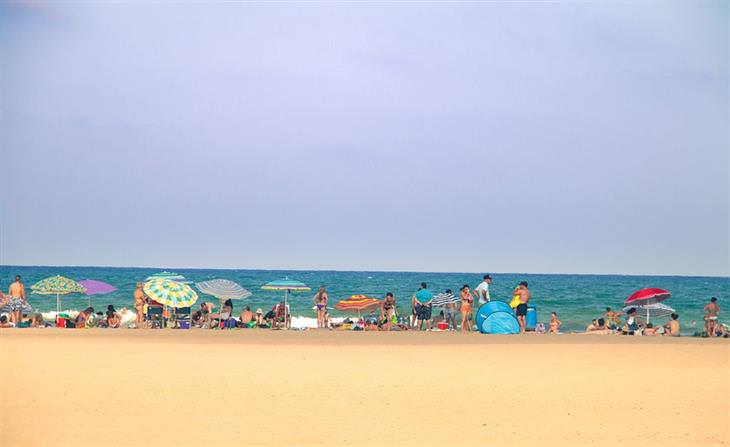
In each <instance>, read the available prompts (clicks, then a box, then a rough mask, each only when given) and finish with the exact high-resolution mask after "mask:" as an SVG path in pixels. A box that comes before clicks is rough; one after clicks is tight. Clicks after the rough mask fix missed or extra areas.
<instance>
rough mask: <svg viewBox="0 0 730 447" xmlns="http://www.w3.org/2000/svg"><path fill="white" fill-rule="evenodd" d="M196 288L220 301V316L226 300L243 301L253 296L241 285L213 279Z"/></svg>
mask: <svg viewBox="0 0 730 447" xmlns="http://www.w3.org/2000/svg"><path fill="white" fill-rule="evenodd" d="M195 287H197V288H198V290H200V292H201V293H205V294H207V295H213V296H214V297H216V298H218V299H219V300H220V302H221V310H220V311H219V312H218V313H219V315H220V314H221V313H222V312H223V302H224V301H225V300H242V299H245V298H248V297H250V296H251V292H249V291H248V290H246V289H244V288H243V287H241V285H240V284H238V283H235V282H233V281H229V280H227V279H211V280H209V281H203V282H199V283H195Z"/></svg>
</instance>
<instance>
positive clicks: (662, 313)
mask: <svg viewBox="0 0 730 447" xmlns="http://www.w3.org/2000/svg"><path fill="white" fill-rule="evenodd" d="M631 309H636V315H637V316H639V317H643V318H645V319H646V322H647V323H648V322H649V319H650V318H664V317H668V316H670V315H672V314H673V313H674V312H675V311H674V309H672V308H671V307H669V306H667V305H666V304H664V303H652V304H645V305H639V306H627V307H624V309H623V310H624V313H628V312H629V310H631Z"/></svg>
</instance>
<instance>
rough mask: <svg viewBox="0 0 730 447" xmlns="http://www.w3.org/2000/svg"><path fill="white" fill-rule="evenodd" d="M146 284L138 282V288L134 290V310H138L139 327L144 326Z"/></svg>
mask: <svg viewBox="0 0 730 447" xmlns="http://www.w3.org/2000/svg"><path fill="white" fill-rule="evenodd" d="M143 287H144V284H143V283H141V282H138V283H137V289H135V291H134V310H135V311H136V312H137V321H136V322H137V324H136V326H137V329H139V328H141V327H142V326H144V305H145V296H144V290H143Z"/></svg>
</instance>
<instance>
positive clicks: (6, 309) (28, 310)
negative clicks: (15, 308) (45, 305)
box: [0, 301, 33, 314]
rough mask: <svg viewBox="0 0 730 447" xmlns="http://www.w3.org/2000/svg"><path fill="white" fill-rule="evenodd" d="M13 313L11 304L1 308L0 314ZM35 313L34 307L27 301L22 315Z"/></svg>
mask: <svg viewBox="0 0 730 447" xmlns="http://www.w3.org/2000/svg"><path fill="white" fill-rule="evenodd" d="M10 311H11V309H10V304H3V305H2V306H0V313H7V314H9V313H10ZM31 312H33V306H31V305H30V303H28V302H27V301H26V302H25V303H23V307H22V308H21V309H20V313H21V314H30V313H31Z"/></svg>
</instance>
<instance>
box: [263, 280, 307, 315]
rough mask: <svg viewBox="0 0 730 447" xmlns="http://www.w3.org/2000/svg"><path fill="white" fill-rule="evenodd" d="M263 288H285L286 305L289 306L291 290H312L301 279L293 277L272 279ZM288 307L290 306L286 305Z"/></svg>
mask: <svg viewBox="0 0 730 447" xmlns="http://www.w3.org/2000/svg"><path fill="white" fill-rule="evenodd" d="M261 289H262V290H283V291H284V306H287V301H288V299H289V292H306V291H309V290H312V289H311V288H310V287H309V286H308V285H306V284H304V283H303V282H300V281H295V280H293V279H289V278H284V279H279V280H276V281H271V282H268V283H266V284H264V285H263V286H261ZM286 308H287V309H288V307H286Z"/></svg>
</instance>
